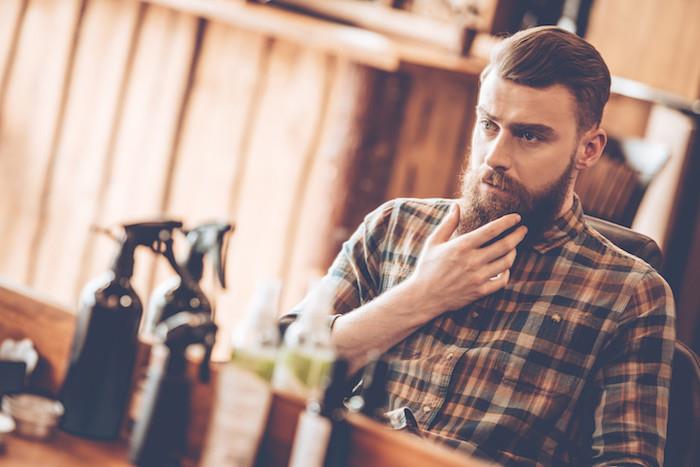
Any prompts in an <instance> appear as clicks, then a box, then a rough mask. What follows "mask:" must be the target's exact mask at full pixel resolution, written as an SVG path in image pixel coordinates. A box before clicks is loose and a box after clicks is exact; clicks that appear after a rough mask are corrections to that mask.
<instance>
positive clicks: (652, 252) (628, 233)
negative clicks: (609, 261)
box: [584, 216, 663, 271]
mask: <svg viewBox="0 0 700 467" xmlns="http://www.w3.org/2000/svg"><path fill="white" fill-rule="evenodd" d="M584 217H585V219H586V223H587V224H588V225H589V226H590V227H593V228H594V229H595V230H597V231H598V232H600V234H601V235H603V236H604V237H605V238H607V239H608V240H610V241H611V242H613V243H614V244H615V245H617V246H618V247H620V248H622V249H623V250H625V251H626V252H628V253H630V254H633V255H634V256H637V257H638V258H641V259H643V260H644V261H646V262H647V263H649V265H650V266H651V267H653V268H654V269H656V270H657V271H660V270H661V266H662V262H663V256H662V254H661V249H660V248H659V246H658V245H657V244H656V242H655V241H654V240H653V239H651V238H649V237H647V236H646V235H643V234H640V233H639V232H635V231H634V230H631V229H628V228H627V227H623V226H621V225H617V224H613V223H612V222H608V221H605V220H603V219H598V218H597V217H593V216H584Z"/></svg>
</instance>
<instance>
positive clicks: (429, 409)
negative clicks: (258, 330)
mask: <svg viewBox="0 0 700 467" xmlns="http://www.w3.org/2000/svg"><path fill="white" fill-rule="evenodd" d="M431 410H433V408H432V407H431V406H429V405H424V406H423V412H425V413H428V412H430V411H431Z"/></svg>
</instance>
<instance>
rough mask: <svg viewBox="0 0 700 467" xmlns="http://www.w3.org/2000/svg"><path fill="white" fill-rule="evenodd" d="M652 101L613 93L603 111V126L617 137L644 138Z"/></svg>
mask: <svg viewBox="0 0 700 467" xmlns="http://www.w3.org/2000/svg"><path fill="white" fill-rule="evenodd" d="M651 108H652V103H651V102H648V101H643V100H640V99H633V98H631V97H625V96H621V95H619V94H611V95H610V100H609V101H608V103H607V105H606V106H605V111H604V112H603V121H602V122H601V126H602V127H603V128H605V130H606V131H607V132H608V134H609V135H610V136H615V137H617V138H643V137H644V134H645V133H646V128H647V122H648V121H649V114H650V113H651Z"/></svg>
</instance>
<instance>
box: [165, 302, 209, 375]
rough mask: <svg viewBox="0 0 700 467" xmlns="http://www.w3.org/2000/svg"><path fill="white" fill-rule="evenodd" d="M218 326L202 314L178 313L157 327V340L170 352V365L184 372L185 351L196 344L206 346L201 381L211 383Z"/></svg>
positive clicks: (200, 368)
mask: <svg viewBox="0 0 700 467" xmlns="http://www.w3.org/2000/svg"><path fill="white" fill-rule="evenodd" d="M216 331H217V326H216V324H215V323H214V321H212V319H211V318H210V317H209V316H207V315H205V314H202V313H189V312H186V311H183V312H180V313H177V314H175V315H173V316H171V317H170V318H168V319H166V320H165V321H163V322H162V323H161V324H159V325H158V327H156V330H155V335H156V338H157V339H158V340H159V341H160V342H162V344H163V345H165V346H166V347H167V348H168V350H169V351H170V365H172V366H174V367H176V368H178V369H180V370H183V371H184V365H185V351H186V350H187V347H189V346H191V345H195V344H200V345H203V346H204V349H205V353H204V358H203V359H202V362H201V363H200V366H199V379H200V380H201V381H203V382H206V381H209V361H210V359H211V351H212V348H213V347H214V341H215V337H216Z"/></svg>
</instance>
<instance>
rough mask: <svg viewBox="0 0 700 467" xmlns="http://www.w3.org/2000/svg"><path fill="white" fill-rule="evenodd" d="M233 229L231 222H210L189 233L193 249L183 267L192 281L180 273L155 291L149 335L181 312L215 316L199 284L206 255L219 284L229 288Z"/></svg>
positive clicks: (148, 318)
mask: <svg viewBox="0 0 700 467" xmlns="http://www.w3.org/2000/svg"><path fill="white" fill-rule="evenodd" d="M231 230H232V227H231V224H225V223H209V224H203V225H200V226H198V227H196V228H194V229H192V230H190V231H189V232H187V241H188V243H189V251H188V252H187V258H186V260H185V263H184V265H183V269H184V270H185V271H186V272H187V277H189V278H190V279H191V280H188V278H187V277H183V276H182V275H180V274H178V275H176V276H173V277H171V278H169V279H167V280H166V281H164V282H163V283H161V284H160V285H159V286H158V287H156V288H155V289H154V290H153V293H152V294H151V299H150V301H149V304H148V310H147V312H146V318H145V321H144V326H143V334H144V335H145V336H147V337H150V336H152V335H153V332H154V330H155V328H156V326H158V324H159V323H161V322H163V321H165V320H166V319H168V318H170V317H171V316H173V315H175V314H177V313H179V312H181V311H185V310H186V311H189V312H191V313H203V314H206V315H207V316H211V315H212V305H211V303H210V301H209V300H208V299H207V297H206V295H205V294H204V292H203V291H202V288H201V287H200V285H199V282H200V281H201V280H202V275H203V273H204V257H205V256H208V257H209V258H210V259H211V261H212V262H213V264H214V270H215V273H216V277H217V280H218V282H219V284H221V287H223V288H226V279H225V268H224V265H225V261H226V248H225V245H226V237H227V234H228V233H229V232H231Z"/></svg>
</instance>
